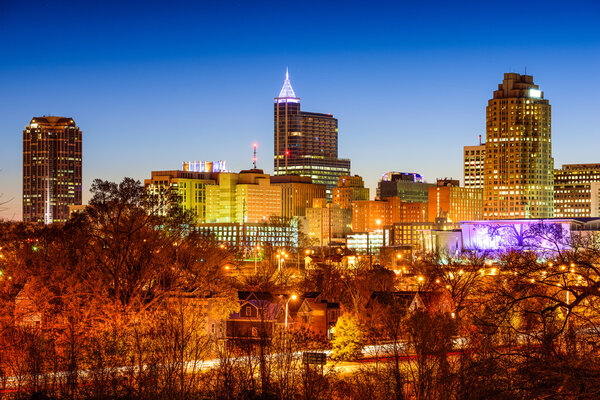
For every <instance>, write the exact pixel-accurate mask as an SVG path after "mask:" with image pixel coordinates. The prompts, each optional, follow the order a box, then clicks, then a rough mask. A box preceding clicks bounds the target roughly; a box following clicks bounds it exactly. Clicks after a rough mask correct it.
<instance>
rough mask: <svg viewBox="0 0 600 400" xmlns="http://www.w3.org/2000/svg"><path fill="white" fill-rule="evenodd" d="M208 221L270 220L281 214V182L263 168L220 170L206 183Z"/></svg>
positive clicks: (258, 221)
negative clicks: (272, 180) (236, 171)
mask: <svg viewBox="0 0 600 400" xmlns="http://www.w3.org/2000/svg"><path fill="white" fill-rule="evenodd" d="M206 196H207V200H206V222H210V223H228V222H235V223H242V222H244V223H245V222H252V223H260V222H267V221H269V220H270V219H272V218H281V217H282V207H281V186H278V185H271V177H270V176H269V175H268V174H265V173H263V171H262V170H260V169H251V170H245V171H241V172H240V173H231V172H225V173H219V174H218V175H217V181H216V183H215V184H214V185H208V186H207V187H206Z"/></svg>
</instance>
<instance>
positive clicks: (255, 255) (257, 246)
mask: <svg viewBox="0 0 600 400" xmlns="http://www.w3.org/2000/svg"><path fill="white" fill-rule="evenodd" d="M258 250H260V246H259V245H256V246H254V275H256V273H257V271H258V269H257V266H256V257H257V254H256V253H257V252H258Z"/></svg>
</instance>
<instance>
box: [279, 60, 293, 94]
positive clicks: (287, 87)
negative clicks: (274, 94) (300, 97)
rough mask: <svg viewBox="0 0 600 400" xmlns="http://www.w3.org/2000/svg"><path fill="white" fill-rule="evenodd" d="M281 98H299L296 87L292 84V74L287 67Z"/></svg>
mask: <svg viewBox="0 0 600 400" xmlns="http://www.w3.org/2000/svg"><path fill="white" fill-rule="evenodd" d="M279 98H280V99H289V98H294V99H295V98H297V97H296V93H294V89H292V84H291V83H290V74H289V72H288V69H287V68H286V69H285V81H284V82H283V87H282V88H281V92H279Z"/></svg>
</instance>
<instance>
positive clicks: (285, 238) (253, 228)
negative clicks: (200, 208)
mask: <svg viewBox="0 0 600 400" xmlns="http://www.w3.org/2000/svg"><path fill="white" fill-rule="evenodd" d="M196 229H198V232H200V233H201V234H203V235H205V236H207V237H211V238H213V239H214V240H216V241H217V242H219V243H223V244H226V245H227V246H231V247H233V248H235V249H238V250H244V249H245V250H252V249H255V248H256V247H257V246H261V247H264V246H267V245H269V246H271V247H273V248H279V247H281V248H288V247H296V246H298V223H297V221H296V220H291V221H278V220H277V219H272V220H270V221H266V222H260V223H254V222H250V223H238V222H226V223H202V224H199V225H198V226H197V228H196ZM250 254H252V253H250Z"/></svg>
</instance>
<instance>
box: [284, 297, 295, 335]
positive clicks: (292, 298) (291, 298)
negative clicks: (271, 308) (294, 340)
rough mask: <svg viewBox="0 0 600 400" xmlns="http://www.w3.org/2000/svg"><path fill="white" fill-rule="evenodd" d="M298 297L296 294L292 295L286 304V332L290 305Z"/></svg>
mask: <svg viewBox="0 0 600 400" xmlns="http://www.w3.org/2000/svg"><path fill="white" fill-rule="evenodd" d="M297 298H298V296H296V295H295V294H293V295H291V296H290V298H289V299H288V300H287V301H286V302H285V330H286V331H287V328H288V304H290V301H291V300H296V299H297Z"/></svg>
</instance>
